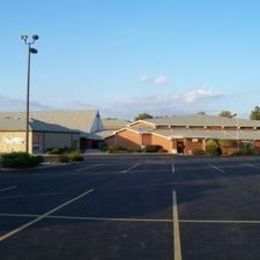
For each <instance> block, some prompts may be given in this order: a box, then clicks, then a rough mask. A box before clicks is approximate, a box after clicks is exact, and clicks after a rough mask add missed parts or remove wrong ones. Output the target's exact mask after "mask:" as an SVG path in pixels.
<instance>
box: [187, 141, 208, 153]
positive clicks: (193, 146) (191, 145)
mask: <svg viewBox="0 0 260 260" xmlns="http://www.w3.org/2000/svg"><path fill="white" fill-rule="evenodd" d="M197 140H198V142H192V139H185V140H184V145H185V148H184V154H192V151H193V150H204V149H203V141H202V140H201V139H197Z"/></svg>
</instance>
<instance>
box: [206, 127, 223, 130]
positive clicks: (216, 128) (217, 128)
mask: <svg viewBox="0 0 260 260" xmlns="http://www.w3.org/2000/svg"><path fill="white" fill-rule="evenodd" d="M207 129H208V130H222V127H221V126H208V127H207Z"/></svg>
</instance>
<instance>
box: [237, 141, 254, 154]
mask: <svg viewBox="0 0 260 260" xmlns="http://www.w3.org/2000/svg"><path fill="white" fill-rule="evenodd" d="M250 154H253V145H252V144H251V143H243V144H242V145H241V146H240V148H239V150H238V151H236V152H235V153H234V154H233V155H250Z"/></svg>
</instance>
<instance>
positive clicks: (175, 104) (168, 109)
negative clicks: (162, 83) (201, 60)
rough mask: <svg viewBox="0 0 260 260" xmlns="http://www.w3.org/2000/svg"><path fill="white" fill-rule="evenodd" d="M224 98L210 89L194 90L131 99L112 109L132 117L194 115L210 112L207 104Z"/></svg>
mask: <svg viewBox="0 0 260 260" xmlns="http://www.w3.org/2000/svg"><path fill="white" fill-rule="evenodd" d="M223 96H224V95H222V94H220V93H217V92H214V91H212V90H210V89H193V90H187V91H185V92H181V93H169V94H158V95H151V96H139V97H131V98H128V99H125V100H123V101H117V102H113V103H111V104H110V107H112V108H113V109H114V111H120V113H121V114H125V115H130V116H133V115H135V114H137V113H141V112H144V111H145V112H150V113H153V114H155V115H172V114H182V113H194V111H197V110H205V111H208V109H207V107H208V103H207V102H208V101H209V100H215V99H218V98H221V97H223Z"/></svg>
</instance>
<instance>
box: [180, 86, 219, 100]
mask: <svg viewBox="0 0 260 260" xmlns="http://www.w3.org/2000/svg"><path fill="white" fill-rule="evenodd" d="M219 96H220V94H219V93H217V92H214V91H212V90H211V89H194V90H190V91H187V92H184V93H182V94H180V99H181V100H183V101H184V102H185V103H193V102H196V101H197V100H201V99H209V98H217V97H219Z"/></svg>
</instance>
